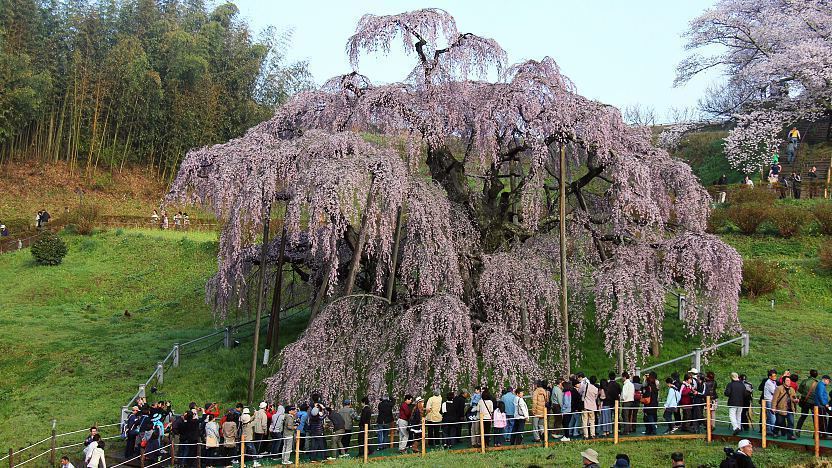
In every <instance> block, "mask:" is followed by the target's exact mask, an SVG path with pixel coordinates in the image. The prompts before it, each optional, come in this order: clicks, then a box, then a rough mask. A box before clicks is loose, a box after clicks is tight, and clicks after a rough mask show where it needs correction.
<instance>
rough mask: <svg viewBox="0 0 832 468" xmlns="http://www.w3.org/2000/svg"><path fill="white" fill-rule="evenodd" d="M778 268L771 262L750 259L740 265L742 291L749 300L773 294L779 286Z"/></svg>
mask: <svg viewBox="0 0 832 468" xmlns="http://www.w3.org/2000/svg"><path fill="white" fill-rule="evenodd" d="M780 275H781V271H780V268H778V267H777V265H776V264H774V263H772V262H767V261H765V260H760V259H756V258H755V259H752V260H747V261H745V262H743V265H742V291H743V292H744V293H745V294H746V295H747V296H748V297H751V298H754V297H757V296H760V295H762V294H768V293H770V292H774V290H776V289H777V286H779V284H780Z"/></svg>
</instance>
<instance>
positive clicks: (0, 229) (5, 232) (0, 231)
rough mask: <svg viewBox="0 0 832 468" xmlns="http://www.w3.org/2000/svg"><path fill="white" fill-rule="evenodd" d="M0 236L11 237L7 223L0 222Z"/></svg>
mask: <svg viewBox="0 0 832 468" xmlns="http://www.w3.org/2000/svg"><path fill="white" fill-rule="evenodd" d="M0 236H1V237H9V229H8V228H7V227H6V225H5V224H0Z"/></svg>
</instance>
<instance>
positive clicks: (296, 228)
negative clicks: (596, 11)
mask: <svg viewBox="0 0 832 468" xmlns="http://www.w3.org/2000/svg"><path fill="white" fill-rule="evenodd" d="M397 39H400V40H402V42H403V46H404V50H405V51H406V52H407V53H409V54H410V55H411V56H412V57H413V58H414V62H415V63H414V68H413V69H412V70H405V71H403V75H404V76H406V77H405V78H404V79H403V81H401V82H398V83H393V84H385V85H374V84H372V82H371V81H370V79H369V78H368V77H365V76H363V75H361V74H360V73H359V65H360V58H361V56H362V55H363V54H365V53H373V52H380V53H386V52H387V51H389V50H390V47H391V45H392V43H393V41H395V40H397ZM347 53H348V55H349V57H350V61H351V62H352V66H353V68H354V69H353V71H352V72H350V73H347V74H345V75H342V76H338V77H335V78H333V79H331V80H329V81H328V82H327V83H326V84H325V85H324V86H323V87H322V88H321V89H318V90H314V91H308V92H303V93H299V94H298V95H296V96H294V97H292V98H291V99H290V100H289V101H288V102H287V103H286V104H284V105H283V106H281V107H280V108H279V109H278V111H277V112H276V114H275V116H274V117H273V118H272V119H271V120H269V121H267V122H264V123H262V124H260V125H257V126H255V127H253V128H252V129H250V130H249V131H248V132H247V133H246V134H245V135H244V136H242V137H240V138H237V139H234V140H231V141H229V142H227V143H223V144H219V145H214V146H208V147H203V148H200V149H195V150H192V151H190V152H189V153H188V154H187V155H186V157H185V160H184V161H183V163H182V166H181V168H180V171H179V174H178V175H177V178H176V180H175V182H174V185H173V188H172V191H171V193H170V195H169V199H170V200H177V201H181V200H184V201H190V202H194V203H200V204H203V205H206V206H209V207H211V208H212V209H213V211H214V212H216V213H217V215H218V216H220V217H221V218H222V219H223V220H224V221H225V224H224V229H223V232H222V235H221V239H220V254H219V270H218V273H217V276H216V277H215V278H214V279H213V280H212V281H211V282H210V284H209V288H208V296H209V299H210V300H211V301H212V302H213V303H214V304H215V306H216V310H217V313H218V316H219V317H220V318H223V317H225V316H226V314H227V313H228V312H229V310H231V309H233V308H234V307H236V306H237V305H238V304H239V303H240V301H241V300H243V299H244V298H245V290H246V288H247V287H248V284H249V282H248V280H247V276H246V274H245V272H246V271H248V269H250V268H251V264H252V263H253V262H254V261H255V260H254V257H256V255H253V250H254V249H253V248H252V247H251V246H252V245H254V244H255V243H256V236H257V232H258V231H259V230H260V229H261V228H262V223H263V222H264V219H265V216H266V213H268V212H269V210H270V209H271V208H272V207H273V206H279V205H280V206H282V204H283V203H284V202H285V222H284V225H285V227H286V230H287V233H288V234H287V235H288V236H289V239H288V240H289V244H290V245H291V246H292V247H291V248H292V251H291V255H287V258H288V261H290V262H292V263H293V267H294V268H296V269H297V270H298V271H301V272H304V274H306V275H307V277H308V282H309V286H310V290H311V299H310V303H311V308H312V311H313V316H312V318H311V320H310V323H309V326H308V328H307V330H306V331H305V332H304V334H303V335H302V336H301V337H300V338H299V339H298V340H297V341H296V342H295V343H292V344H290V345H288V346H287V347H286V348H285V349H284V350H283V352H282V353H281V355H280V362H281V365H280V368H279V370H278V372H277V373H276V374H275V375H274V376H273V377H272V378H270V379H268V380H267V383H268V394H269V395H270V396H272V397H273V396H276V395H279V396H280V397H282V398H292V399H294V398H298V397H300V396H302V394H303V393H304V392H309V391H313V390H316V391H321V392H323V394H324V395H326V396H329V397H333V398H334V397H339V396H344V395H356V394H357V393H358V392H359V391H366V392H369V393H370V394H371V395H376V396H377V395H379V394H382V393H386V392H403V391H420V390H422V389H424V388H425V387H427V386H436V387H454V386H456V385H458V384H465V385H468V384H471V383H473V382H478V381H483V380H488V381H491V382H495V383H512V384H518V383H521V382H527V379H531V378H539V377H549V378H554V377H561V376H562V373H563V371H564V370H565V369H566V367H567V363H566V362H565V357H566V356H568V355H569V353H567V351H571V354H572V355H579V354H580V345H579V343H580V338H581V336H582V334H583V332H584V330H585V329H586V327H588V326H595V327H597V328H598V329H599V330H600V331H601V332H602V334H603V338H604V346H605V349H606V351H607V352H609V353H610V354H613V353H617V352H622V353H623V354H624V357H625V360H626V366H627V367H628V368H633V367H634V366H635V365H636V364H637V363H638V362H639V359H640V357H641V356H643V355H645V354H647V353H649V351H650V347H651V346H652V345H653V344H654V343H658V342H661V337H662V322H663V319H664V298H665V295H666V291H667V289H668V288H679V289H684V290H685V291H687V292H688V294H689V297H690V300H691V301H690V305H689V312H688V313H687V314H686V315H685V320H684V325H685V327H686V328H687V330H688V331H689V332H690V334H691V335H692V336H696V337H698V339H701V340H702V341H711V340H714V339H716V338H718V337H720V336H721V335H723V334H724V333H727V332H732V331H736V330H737V329H738V327H739V324H738V321H737V298H738V292H739V286H740V280H741V272H740V270H741V259H740V256H739V255H738V254H737V252H736V251H735V250H734V249H733V248H731V247H730V246H728V245H727V244H725V243H723V242H722V241H721V240H719V239H718V238H716V237H715V236H712V235H709V234H707V233H705V232H704V229H705V224H706V219H707V216H708V212H709V203H710V197H709V196H708V194H707V192H706V191H705V190H704V189H703V188H702V186H701V185H700V184H699V182H698V181H697V179H696V177H695V176H694V175H693V174H692V173H691V170H690V167H688V166H687V165H686V164H684V163H682V162H680V161H677V160H674V159H672V158H670V157H669V156H668V154H667V153H666V152H665V151H663V150H661V149H658V148H655V147H654V146H652V145H651V143H650V136H649V134H647V133H646V132H645V131H644V130H642V129H639V128H634V127H629V126H627V125H625V124H624V122H623V121H622V119H621V115H620V113H619V111H618V110H617V109H615V108H613V107H611V106H608V105H605V104H602V103H599V102H596V101H592V100H589V99H586V98H584V97H582V96H580V95H579V94H578V93H577V92H576V90H575V86H574V85H573V84H572V82H571V81H570V80H569V79H568V78H567V77H565V76H564V75H563V74H561V73H560V71H559V69H558V66H557V64H556V63H555V61H554V60H553V59H551V58H549V57H546V58H544V59H542V60H539V61H537V60H528V61H525V62H522V63H518V64H514V65H508V64H506V63H505V57H506V55H505V52H504V51H503V50H502V49H501V48H500V46H499V45H498V44H497V42H496V41H494V40H493V39H487V38H483V37H479V36H476V35H474V34H470V33H462V32H460V31H458V29H457V25H456V22H455V21H454V19H453V17H452V16H451V15H450V14H448V13H447V12H445V11H443V10H438V9H424V10H418V11H413V12H408V13H402V14H398V15H390V16H373V15H366V16H364V17H363V18H362V19H361V20H360V22H359V23H358V26H357V29H356V32H355V35H353V36H352V37H351V38H350V39H349V40H348V41H347ZM489 72H499V74H500V75H499V76H500V78H499V79H498V80H497V81H488V79H487V76H488V73H489ZM561 151H564V152H565V153H566V161H567V165H568V167H566V168H565V169H566V173H567V179H566V180H560V178H559V169H560V166H559V164H560V163H559V161H560V158H559V156H560V152H561ZM561 184H565V187H564V188H565V190H566V193H567V197H568V198H567V200H566V201H567V203H568V207H567V208H568V209H567V215H566V218H565V219H560V217H559V214H558V209H557V206H558V201H559V200H558V191H559V188H560V187H561ZM560 223H565V227H566V229H567V230H568V233H569V236H568V243H567V245H564V246H561V245H560V244H559V242H558V240H557V235H554V236H553V232H557V230H558V229H559V228H560ZM277 242H278V241H277V240H275V241H273V243H272V244H273V245H272V246H271V247H269V252H270V253H269V258H274V257H275V255H274V254H273V252H274V250H275V248H274V244H275V243H277ZM561 248H563V249H565V251H566V258H567V265H568V268H567V271H568V277H567V278H565V280H566V281H565V282H566V283H567V284H568V288H569V290H570V298H571V302H570V304H569V310H568V313H567V314H565V315H564V314H561V312H562V311H560V310H559V301H558V297H559V294H560V289H561V287H560V284H561V283H560V282H559V280H560V279H561V278H560V272H559V268H560V252H561V250H560V249H561ZM319 303H323V305H321V306H320V307H319V306H318V304H319ZM593 308H594V312H595V313H594V317H595V319H594V320H595V323H594V324H590V323H587V321H588V320H590V319H589V317H590V316H591V315H590V310H591V309H593ZM563 317H566V320H568V322H569V325H570V327H569V330H570V337H571V343H572V345H571V349H570V350H567V349H565V348H566V344H565V343H566V340H565V339H564V338H565V336H564V335H563V331H564V329H565V327H564V325H565V324H564V323H563ZM576 343H578V344H576Z"/></svg>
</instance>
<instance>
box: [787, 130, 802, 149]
mask: <svg viewBox="0 0 832 468" xmlns="http://www.w3.org/2000/svg"><path fill="white" fill-rule="evenodd" d="M789 143H792V144H794V145H795V146H797V145H798V144H799V143H800V130H798V129H797V127H792V129H791V130H789Z"/></svg>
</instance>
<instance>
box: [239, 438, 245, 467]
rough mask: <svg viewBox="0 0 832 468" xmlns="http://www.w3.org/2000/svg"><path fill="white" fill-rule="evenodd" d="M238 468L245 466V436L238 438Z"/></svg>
mask: <svg viewBox="0 0 832 468" xmlns="http://www.w3.org/2000/svg"><path fill="white" fill-rule="evenodd" d="M240 466H246V436H245V435H242V436H240Z"/></svg>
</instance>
